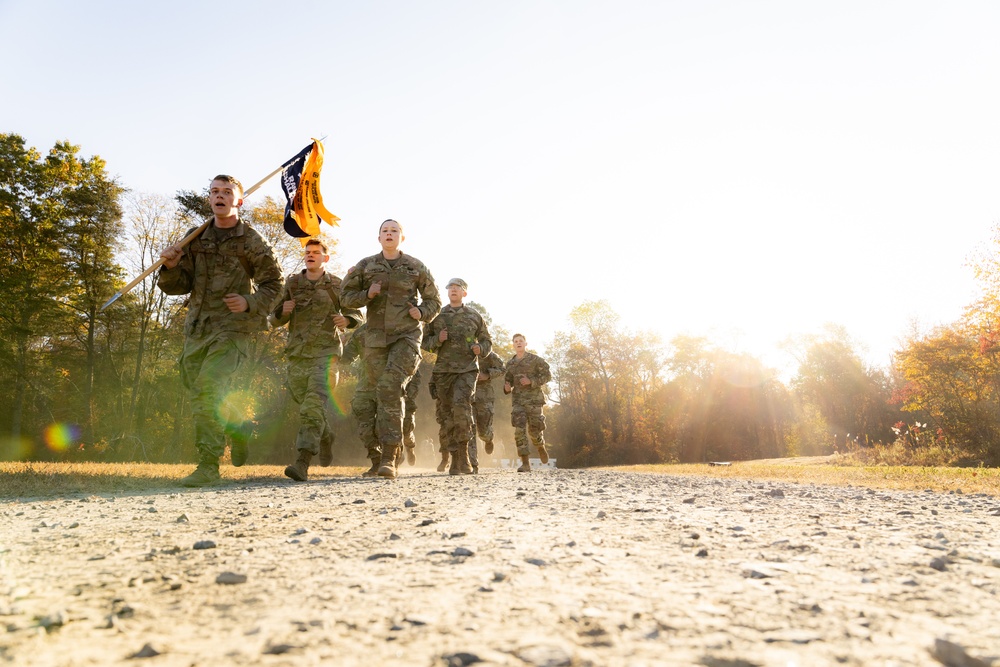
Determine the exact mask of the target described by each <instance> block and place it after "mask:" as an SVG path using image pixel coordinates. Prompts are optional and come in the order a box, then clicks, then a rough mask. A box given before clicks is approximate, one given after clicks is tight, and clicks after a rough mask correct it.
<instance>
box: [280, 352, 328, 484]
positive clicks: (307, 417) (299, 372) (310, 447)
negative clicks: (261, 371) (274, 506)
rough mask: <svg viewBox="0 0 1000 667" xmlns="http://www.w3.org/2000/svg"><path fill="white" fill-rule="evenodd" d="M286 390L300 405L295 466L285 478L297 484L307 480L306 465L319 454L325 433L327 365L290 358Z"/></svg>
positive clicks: (289, 468) (320, 361)
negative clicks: (287, 389) (287, 388)
mask: <svg viewBox="0 0 1000 667" xmlns="http://www.w3.org/2000/svg"><path fill="white" fill-rule="evenodd" d="M288 374H289V389H290V391H291V393H292V398H294V399H295V401H296V402H297V403H298V404H299V433H298V436H297V437H296V439H295V449H296V451H297V456H298V458H296V460H295V463H294V464H292V465H290V466H288V467H287V468H285V475H287V476H288V477H291V478H292V479H294V480H297V481H299V482H304V481H306V479H308V477H309V462H310V460H311V459H312V457H313V456H315V455H317V454H319V444H320V440H321V439H322V437H323V435H324V432H325V431H326V430H327V423H326V404H327V401H328V400H329V389H328V388H327V364H326V363H325V360H323V359H292V360H291V361H290V362H289V367H288Z"/></svg>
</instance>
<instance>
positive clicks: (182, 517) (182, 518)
mask: <svg viewBox="0 0 1000 667" xmlns="http://www.w3.org/2000/svg"><path fill="white" fill-rule="evenodd" d="M189 521H190V519H188V515H187V514H181V515H180V516H179V517H177V523H188V522H189Z"/></svg>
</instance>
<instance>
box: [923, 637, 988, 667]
mask: <svg viewBox="0 0 1000 667" xmlns="http://www.w3.org/2000/svg"><path fill="white" fill-rule="evenodd" d="M931 655H933V656H934V658H935V659H936V660H937V661H938V662H940V663H941V664H944V665H947V666H948V667H990V666H991V665H992V664H993V661H992V660H980V659H979V658H976V657H974V656H971V655H969V653H968V652H967V651H966V650H965V648H964V647H963V646H960V645H958V644H956V643H954V642H952V641H948V640H947V639H940V638H938V639H935V640H934V648H932V649H931Z"/></svg>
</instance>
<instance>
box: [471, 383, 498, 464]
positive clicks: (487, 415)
mask: <svg viewBox="0 0 1000 667" xmlns="http://www.w3.org/2000/svg"><path fill="white" fill-rule="evenodd" d="M473 408H474V409H475V413H476V431H477V432H478V433H479V437H480V438H482V440H483V443H484V446H485V449H486V453H487V454H492V453H493V401H492V400H489V399H480V398H478V397H477V398H476V401H475V402H474V403H473Z"/></svg>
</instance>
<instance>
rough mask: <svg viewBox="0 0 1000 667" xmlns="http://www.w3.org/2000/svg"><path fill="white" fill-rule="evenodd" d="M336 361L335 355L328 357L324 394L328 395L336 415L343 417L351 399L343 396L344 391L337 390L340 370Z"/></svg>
mask: <svg viewBox="0 0 1000 667" xmlns="http://www.w3.org/2000/svg"><path fill="white" fill-rule="evenodd" d="M337 361H338V360H337V358H336V357H330V361H329V362H328V365H327V367H326V395H327V396H329V397H330V403H331V404H332V405H333V410H334V412H335V413H336V414H337V416H338V417H343V416H344V415H346V414H347V411H348V410H349V409H350V407H349V406H350V403H351V399H350V397H349V396H345V395H344V392H338V391H337V385H338V384H339V381H340V375H339V373H340V371H339V368H338V366H337Z"/></svg>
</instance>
